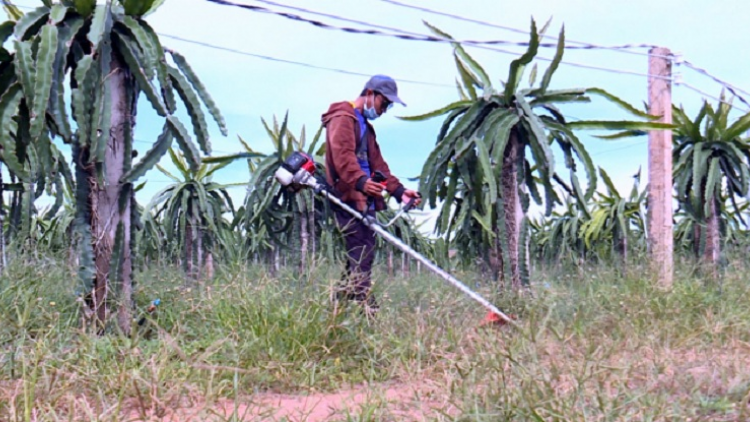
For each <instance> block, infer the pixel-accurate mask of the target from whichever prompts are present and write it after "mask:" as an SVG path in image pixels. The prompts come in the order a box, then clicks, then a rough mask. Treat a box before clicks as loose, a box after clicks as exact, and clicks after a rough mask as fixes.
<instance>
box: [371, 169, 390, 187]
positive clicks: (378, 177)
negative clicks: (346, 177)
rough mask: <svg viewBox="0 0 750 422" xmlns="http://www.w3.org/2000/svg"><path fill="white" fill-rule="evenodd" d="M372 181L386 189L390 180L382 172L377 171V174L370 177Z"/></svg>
mask: <svg viewBox="0 0 750 422" xmlns="http://www.w3.org/2000/svg"><path fill="white" fill-rule="evenodd" d="M370 179H372V181H373V182H375V183H380V184H381V185H383V187H385V181H386V180H388V178H387V177H385V174H383V172H382V171H380V170H375V173H373V174H372V176H370Z"/></svg>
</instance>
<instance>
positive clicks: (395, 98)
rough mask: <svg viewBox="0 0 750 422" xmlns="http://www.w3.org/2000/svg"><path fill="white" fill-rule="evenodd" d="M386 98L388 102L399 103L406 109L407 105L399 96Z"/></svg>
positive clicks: (387, 96)
mask: <svg viewBox="0 0 750 422" xmlns="http://www.w3.org/2000/svg"><path fill="white" fill-rule="evenodd" d="M385 98H388V101H390V102H392V103H399V104H401V105H402V106H404V107H406V103H405V102H403V101H401V98H398V96H397V95H386V96H385Z"/></svg>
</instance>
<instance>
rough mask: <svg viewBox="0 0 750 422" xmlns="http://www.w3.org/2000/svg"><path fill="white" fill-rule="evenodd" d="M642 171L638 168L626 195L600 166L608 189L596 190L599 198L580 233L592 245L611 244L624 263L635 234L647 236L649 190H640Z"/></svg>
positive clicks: (600, 172)
mask: <svg viewBox="0 0 750 422" xmlns="http://www.w3.org/2000/svg"><path fill="white" fill-rule="evenodd" d="M640 173H641V172H640V170H639V171H638V173H637V174H636V175H635V177H634V178H635V182H634V184H633V188H632V189H631V191H630V195H629V196H628V197H623V196H622V195H620V192H618V191H617V188H615V185H614V183H612V180H611V179H610V178H609V175H608V174H607V173H606V172H605V171H604V169H602V168H599V174H600V175H601V177H602V180H604V184H605V186H606V187H607V193H606V194H604V193H601V192H599V193H597V196H598V199H597V200H596V201H595V202H594V206H593V207H592V211H591V218H590V219H589V220H588V221H587V222H586V223H585V224H584V225H583V226H582V227H581V237H583V239H584V241H585V242H586V246H587V247H589V248H590V247H591V246H592V245H593V244H607V245H610V247H611V248H612V249H614V251H615V252H616V254H617V255H619V257H620V260H621V262H622V263H623V264H624V263H626V262H627V260H628V245H629V240H630V239H631V238H633V235H634V234H638V235H640V236H644V237H643V239H642V240H645V233H646V230H645V229H646V224H645V221H646V219H645V218H644V212H643V208H644V206H645V204H646V194H647V192H646V191H645V190H644V191H642V192H639V191H638V187H639V182H640Z"/></svg>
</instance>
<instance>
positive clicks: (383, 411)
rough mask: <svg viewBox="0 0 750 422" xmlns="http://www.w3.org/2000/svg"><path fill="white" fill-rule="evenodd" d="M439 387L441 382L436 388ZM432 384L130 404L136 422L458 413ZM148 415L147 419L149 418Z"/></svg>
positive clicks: (407, 417)
mask: <svg viewBox="0 0 750 422" xmlns="http://www.w3.org/2000/svg"><path fill="white" fill-rule="evenodd" d="M435 389H437V387H435ZM431 391H434V390H433V387H432V386H430V385H427V384H426V383H421V384H415V383H412V384H405V383H386V384H378V385H361V386H357V387H355V388H351V389H346V390H339V391H337V392H334V393H310V394H278V393H259V394H255V395H252V396H248V397H245V398H241V399H239V400H237V401H233V400H229V399H221V400H219V401H217V402H216V403H213V404H212V405H210V406H208V405H202V406H201V405H193V406H190V407H182V408H178V409H148V410H147V411H146V412H142V411H139V410H136V409H131V411H130V412H129V413H130V414H131V415H132V418H128V419H126V420H129V421H133V422H156V421H159V422H167V421H170V422H171V421H175V422H176V421H195V422H197V421H206V420H212V418H215V419H216V420H221V421H224V420H233V419H232V416H233V415H236V419H235V420H237V421H243V422H249V421H289V422H292V421H294V422H298V421H299V422H301V421H305V422H318V421H346V420H348V419H349V420H351V419H353V420H359V419H360V417H362V419H364V420H378V421H423V420H433V419H435V418H436V417H437V416H438V415H439V414H451V413H455V412H456V409H455V407H453V406H452V405H451V404H449V403H442V402H438V401H437V400H434V399H432V396H433V394H432V393H431ZM144 416H145V418H144Z"/></svg>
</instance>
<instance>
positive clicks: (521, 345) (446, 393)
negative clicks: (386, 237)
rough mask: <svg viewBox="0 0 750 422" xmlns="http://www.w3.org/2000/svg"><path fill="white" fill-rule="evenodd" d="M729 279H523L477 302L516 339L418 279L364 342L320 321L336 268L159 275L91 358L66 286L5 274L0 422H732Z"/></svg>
mask: <svg viewBox="0 0 750 422" xmlns="http://www.w3.org/2000/svg"><path fill="white" fill-rule="evenodd" d="M729 268H730V269H729V272H728V273H727V274H726V276H725V278H724V280H723V281H722V283H721V285H719V284H713V283H712V284H709V285H707V284H706V283H704V282H703V281H702V280H700V279H698V278H696V277H695V276H693V275H690V274H678V277H677V283H676V285H675V288H674V289H673V290H672V291H671V292H663V291H659V290H658V289H656V288H654V287H652V285H651V283H650V282H649V281H648V277H647V275H646V274H645V273H644V272H642V271H640V270H638V269H637V268H635V269H631V271H630V275H629V276H627V277H622V276H620V275H618V274H617V273H616V272H615V271H614V270H611V269H609V268H606V267H601V268H588V269H586V271H584V273H585V274H587V275H586V276H585V277H584V278H581V277H579V276H578V275H577V274H578V272H565V271H547V272H542V273H541V274H542V276H540V277H539V278H538V279H537V280H538V282H537V283H536V284H535V288H534V295H533V296H531V295H525V296H522V297H514V296H508V295H503V296H496V297H495V298H494V300H495V302H497V303H499V304H500V305H501V308H503V309H506V310H508V311H509V312H513V313H515V314H517V315H518V316H519V318H520V322H521V326H522V330H521V331H516V330H514V329H512V328H510V327H503V328H501V329H493V328H490V329H485V328H479V327H478V325H479V322H480V321H481V319H482V316H484V311H483V310H482V309H480V308H479V307H478V306H476V305H474V304H473V303H471V302H469V301H468V300H466V299H465V298H463V297H459V296H458V295H457V294H456V292H455V291H453V290H452V289H450V288H449V287H447V286H445V285H444V284H443V283H442V282H441V281H438V280H436V279H434V278H432V277H430V276H428V275H424V274H423V275H421V276H414V277H410V278H408V279H397V280H386V279H385V277H384V276H381V277H380V278H381V280H380V281H381V283H379V285H378V286H377V289H378V293H379V295H380V297H381V299H382V300H381V302H382V307H383V312H382V313H381V315H380V316H379V318H378V320H376V321H375V322H374V323H368V321H367V320H366V319H364V318H363V317H361V316H360V315H359V313H358V312H356V310H353V309H350V310H347V311H346V312H344V313H342V314H340V315H338V316H337V315H334V314H332V312H331V307H330V306H329V303H328V288H329V286H330V283H333V282H334V280H336V279H337V274H336V273H337V267H335V266H334V267H329V266H320V267H318V268H316V269H314V270H313V272H312V273H311V274H305V275H303V276H299V275H295V274H294V273H293V272H291V271H290V272H288V273H284V274H281V275H279V276H277V277H274V278H271V277H269V276H268V274H266V273H264V272H263V271H262V270H260V269H252V268H251V269H244V270H241V271H238V270H234V271H225V272H223V273H221V274H219V275H218V276H217V278H216V279H215V280H214V281H212V282H211V283H207V284H206V285H203V286H192V287H191V288H189V289H188V288H186V287H185V286H184V284H183V283H184V281H183V280H182V277H181V276H180V272H179V271H178V270H177V269H169V268H166V269H158V270H154V271H152V272H149V273H145V274H141V276H140V277H139V280H141V282H140V284H139V287H138V291H137V294H136V297H137V300H138V303H139V305H140V306H139V309H142V308H144V307H145V306H146V305H147V304H148V302H149V301H150V300H151V299H153V298H155V297H159V298H161V300H162V302H163V305H162V306H161V307H160V309H159V310H158V311H157V313H156V315H155V317H154V319H153V320H152V321H150V322H149V324H147V325H146V326H144V327H142V328H141V329H140V330H139V331H138V335H137V336H135V337H134V338H123V337H121V336H118V335H117V334H116V333H114V332H113V333H109V334H107V335H106V336H104V337H100V338H97V337H92V336H91V335H89V334H88V333H85V332H83V331H81V330H80V329H79V327H80V320H79V308H78V305H77V303H76V302H75V296H74V294H73V289H72V288H71V287H70V286H68V284H69V283H70V282H69V281H68V280H69V279H70V277H69V273H68V270H67V269H65V268H64V267H61V266H59V265H57V263H56V262H54V261H46V262H40V263H35V264H34V265H33V266H28V267H27V266H23V265H17V266H14V267H13V268H11V269H10V270H9V273H8V274H7V275H6V276H5V277H4V278H3V279H2V281H1V282H0V321H2V324H0V380H2V381H0V420H2V421H9V422H10V421H13V422H15V421H70V420H72V421H127V420H133V421H135V420H137V421H152V420H154V421H156V420H160V421H169V420H174V421H177V420H180V421H185V420H196V421H198V420H201V421H202V420H216V421H233V420H237V421H239V420H309V421H316V420H321V421H322V420H345V421H347V420H355V421H366V420H371V421H388V420H393V421H402V420H417V421H421V420H446V421H447V420H456V421H496V420H510V421H527V420H544V421H548V420H571V421H578V420H587V421H631V420H649V421H686V420H692V421H698V420H705V421H741V420H748V419H750V409H748V407H747V403H748V399H749V398H750V397H749V396H750V353H749V352H750V350H749V349H750V312H749V311H750V301H748V289H749V288H750V285H748V284H747V282H746V280H745V279H744V273H745V272H746V269H745V267H744V265H741V264H740V263H733V265H732V266H730V267H729ZM537 274H540V272H537ZM572 274H575V276H573V275H572ZM460 278H462V279H464V280H467V281H468V282H469V283H471V284H472V285H476V283H477V280H480V277H479V276H478V275H472V274H460ZM311 279H312V280H318V281H317V282H315V283H308V281H307V280H311ZM477 287H478V288H480V289H481V290H483V291H484V292H485V293H487V292H489V291H490V290H491V286H489V285H486V284H482V283H479V285H477Z"/></svg>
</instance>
